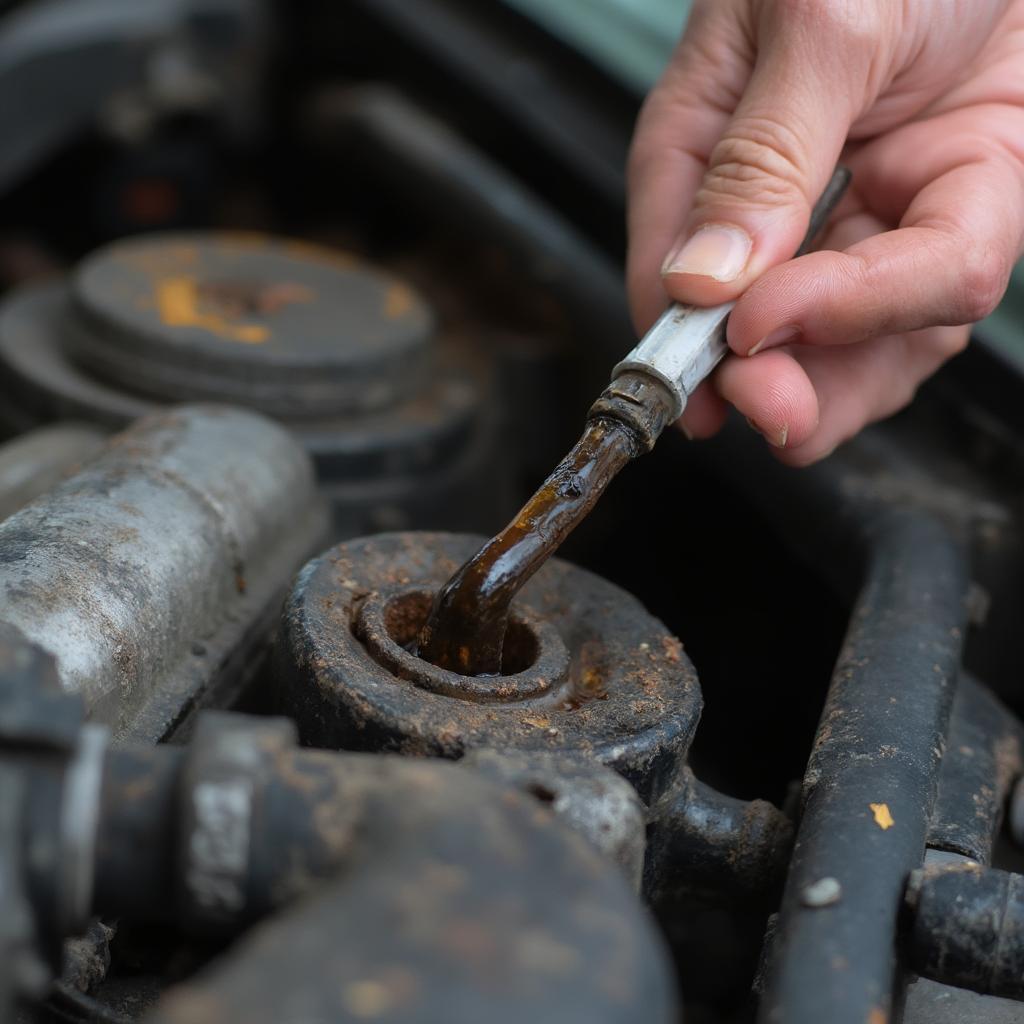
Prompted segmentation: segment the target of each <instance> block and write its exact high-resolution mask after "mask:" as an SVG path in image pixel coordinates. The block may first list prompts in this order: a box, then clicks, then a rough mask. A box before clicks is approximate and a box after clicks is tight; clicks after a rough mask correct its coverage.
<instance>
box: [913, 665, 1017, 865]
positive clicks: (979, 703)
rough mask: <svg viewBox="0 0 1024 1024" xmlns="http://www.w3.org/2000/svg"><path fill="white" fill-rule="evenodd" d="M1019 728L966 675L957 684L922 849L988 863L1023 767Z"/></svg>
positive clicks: (979, 685)
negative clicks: (926, 839) (926, 833)
mask: <svg viewBox="0 0 1024 1024" xmlns="http://www.w3.org/2000/svg"><path fill="white" fill-rule="evenodd" d="M1022 757H1024V727H1022V726H1021V724H1020V722H1018V721H1017V719H1016V718H1015V717H1014V716H1013V715H1012V714H1011V713H1010V712H1009V711H1008V710H1007V709H1006V708H1004V707H1003V705H1002V704H1001V703H1000V702H999V701H998V700H997V699H996V697H995V696H994V695H993V694H992V693H990V692H989V691H988V690H987V689H986V688H985V687H984V686H982V685H981V683H979V682H978V681H977V680H976V679H974V678H972V677H971V676H970V675H967V674H964V675H963V676H961V678H960V682H959V684H958V686H957V692H956V699H955V700H954V702H953V717H952V720H951V723H950V729H949V742H948V743H947V744H946V753H945V756H944V757H943V758H942V770H941V772H940V774H939V791H938V795H937V796H936V798H935V809H934V811H933V812H932V820H931V824H930V825H929V827H928V848H929V849H931V850H944V851H946V852H949V853H955V854H959V855H960V856H962V857H969V858H970V859H971V860H973V861H975V862H977V863H978V864H991V863H992V848H993V846H994V845H995V841H996V838H997V837H998V835H999V830H1000V827H1001V826H1002V822H1003V811H1004V809H1005V807H1006V801H1007V797H1008V796H1009V793H1010V788H1011V787H1012V785H1013V783H1014V780H1015V779H1016V778H1017V777H1018V776H1019V775H1020V773H1021V769H1022V767H1024V761H1022Z"/></svg>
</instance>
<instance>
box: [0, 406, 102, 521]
mask: <svg viewBox="0 0 1024 1024" xmlns="http://www.w3.org/2000/svg"><path fill="white" fill-rule="evenodd" d="M104 437H105V435H104V433H103V431H102V430H100V429H98V428H97V427H91V426H87V425H86V424H84V423H56V424H54V425H53V426H51V427H40V428H39V429H38V430H32V431H29V432H28V433H27V434H22V435H21V436H20V437H16V438H14V439H13V440H10V441H8V442H7V443H6V444H4V445H0V521H2V520H4V519H6V518H7V517H8V516H11V515H13V514H14V513H15V512H17V511H18V509H20V508H22V507H24V506H25V505H27V504H28V503H29V502H30V501H32V499H33V498H37V497H39V495H41V494H45V493H46V492H47V491H48V490H50V488H51V487H54V486H55V485H56V484H58V483H60V481H61V480H62V479H63V478H64V477H65V476H67V475H68V474H70V473H71V472H73V471H74V470H75V469H76V467H78V466H79V465H80V464H81V463H83V462H85V461H86V460H87V459H90V458H92V457H93V456H94V455H96V454H97V453H98V452H99V451H100V449H101V448H102V447H103V440H104Z"/></svg>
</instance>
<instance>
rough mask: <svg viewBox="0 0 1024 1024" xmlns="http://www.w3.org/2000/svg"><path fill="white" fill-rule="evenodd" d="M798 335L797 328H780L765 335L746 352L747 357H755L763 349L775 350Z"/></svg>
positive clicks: (798, 329)
mask: <svg viewBox="0 0 1024 1024" xmlns="http://www.w3.org/2000/svg"><path fill="white" fill-rule="evenodd" d="M799 333H800V328H799V327H780V328H779V329H778V330H777V331H772V332H771V334H766V335H765V336H764V337H763V338H762V339H761V340H760V341H759V342H758V343H757V344H756V345H754V346H752V347H751V349H750V351H749V352H747V355H748V356H756V355H757V353H758V352H760V351H761V349H763V348H775V347H776V346H778V345H785V344H786V343H787V342H789V341H792V340H793V339H794V338H795V337H796V336H797V335H798V334H799Z"/></svg>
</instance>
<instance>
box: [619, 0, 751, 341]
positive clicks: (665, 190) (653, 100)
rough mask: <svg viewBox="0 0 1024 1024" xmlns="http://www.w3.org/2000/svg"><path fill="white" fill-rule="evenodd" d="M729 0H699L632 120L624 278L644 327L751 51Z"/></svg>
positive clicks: (659, 302)
mask: <svg viewBox="0 0 1024 1024" xmlns="http://www.w3.org/2000/svg"><path fill="white" fill-rule="evenodd" d="M732 7H733V5H730V4H722V3H721V2H720V0H715V2H711V3H707V2H705V3H699V2H698V3H697V4H695V5H694V10H693V13H692V15H691V17H690V20H689V22H688V24H687V29H686V33H685V35H684V36H683V38H682V40H681V41H680V44H679V47H678V48H677V51H676V53H675V55H674V56H673V58H672V61H671V63H670V65H669V67H668V69H667V70H666V72H665V74H664V75H663V76H662V79H661V81H660V82H659V83H658V84H657V85H656V86H655V88H654V89H653V90H652V92H651V93H650V95H649V96H648V98H647V101H646V102H645V103H644V107H643V110H642V111H641V113H640V118H639V120H638V122H637V126H636V131H635V133H634V136H633V143H632V146H631V149H630V158H629V190H628V191H629V252H628V256H627V285H628V289H629V295H630V302H631V304H632V308H633V315H634V320H635V322H636V327H637V330H638V332H639V333H641V334H642V333H643V332H644V331H646V330H647V328H648V327H650V325H651V324H652V323H653V322H654V321H655V320H656V319H657V318H658V316H659V315H660V314H661V313H662V312H663V311H664V309H665V306H666V304H667V302H668V298H667V296H666V294H665V290H664V288H663V287H662V284H661V275H660V269H661V264H662V261H663V260H664V258H665V254H666V253H667V252H668V250H669V247H670V246H671V245H672V242H673V240H674V239H675V238H676V236H677V235H678V234H679V232H680V230H681V229H682V226H683V222H684V220H685V218H686V215H687V211H688V210H689V209H690V206H691V205H692V203H693V197H694V194H695V193H696V191H697V187H698V185H699V184H700V179H701V176H702V175H703V173H704V167H705V164H706V162H707V158H708V155H709V154H710V152H711V148H712V147H713V146H714V144H715V142H716V141H717V140H718V138H719V136H720V135H721V134H722V131H723V129H724V127H725V125H726V124H727V123H728V119H729V116H730V114H731V113H732V111H733V109H734V107H735V105H736V102H737V100H738V98H739V95H740V94H741V92H742V89H743V87H744V85H745V84H746V82H747V79H748V77H749V74H750V68H751V66H752V63H753V56H752V54H750V53H747V52H744V51H743V50H742V49H738V48H737V47H738V43H739V42H740V41H742V40H743V39H744V38H745V33H743V32H742V31H740V28H739V26H738V25H737V23H736V20H735V17H734V14H733V11H732Z"/></svg>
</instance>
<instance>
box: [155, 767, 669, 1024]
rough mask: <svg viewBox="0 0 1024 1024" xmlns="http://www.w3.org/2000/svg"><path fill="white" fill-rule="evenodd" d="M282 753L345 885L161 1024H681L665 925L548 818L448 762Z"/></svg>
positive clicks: (208, 982) (284, 919)
mask: <svg viewBox="0 0 1024 1024" xmlns="http://www.w3.org/2000/svg"><path fill="white" fill-rule="evenodd" d="M284 756H285V757H286V759H287V760H288V762H289V765H288V766H287V767H286V766H285V764H284V762H281V771H280V772H279V773H278V777H277V783H276V785H278V786H281V787H283V790H282V792H281V793H280V794H279V796H280V798H281V799H280V801H279V802H277V804H276V808H277V810H278V811H279V812H281V813H284V814H286V815H287V814H289V811H288V806H289V804H288V802H286V801H290V804H291V806H292V808H293V810H292V812H291V818H290V820H293V821H294V820H296V819H297V818H298V817H300V816H301V814H302V811H301V809H298V808H302V807H307V808H308V807H309V806H312V805H311V804H310V803H309V801H310V800H312V801H314V802H316V801H318V800H320V801H322V809H323V812H324V813H323V814H321V815H319V816H317V817H315V818H313V819H312V820H311V825H312V826H313V828H314V830H315V831H316V832H317V833H318V834H319V835H321V836H322V837H323V842H324V843H326V844H328V845H333V846H334V847H335V848H336V849H338V850H342V851H344V857H343V861H342V864H341V865H340V867H341V870H340V873H339V874H337V875H336V876H335V880H334V881H332V882H330V883H327V884H325V885H323V886H322V887H320V888H319V889H318V890H317V893H316V897H315V899H307V900H305V901H302V902H300V903H299V904H298V905H297V906H296V907H294V909H291V910H288V911H285V912H284V913H282V914H280V915H278V916H277V917H275V918H273V919H272V920H270V921H268V922H266V923H264V924H262V925H260V926H258V927H256V928H255V929H254V930H252V931H251V932H250V933H249V934H248V935H247V936H245V937H244V938H242V939H241V940H240V941H239V942H238V943H237V944H236V945H234V946H233V947H232V949H231V952H230V953H229V954H228V956H226V957H224V958H222V959H221V960H220V961H218V962H215V963H214V964H212V965H211V966H210V967H208V968H207V969H205V970H204V971H202V972H201V973H200V974H199V975H198V976H197V977H196V978H195V979H193V980H191V981H189V982H187V983H186V984H184V985H181V986H179V987H178V988H176V989H175V990H172V991H171V992H170V993H168V995H167V996H166V997H165V999H164V1000H163V1001H162V1002H161V1004H160V1006H159V1007H158V1008H157V1010H156V1011H155V1013H154V1014H152V1015H151V1016H150V1017H148V1018H147V1020H150V1021H151V1022H152V1024H157V1022H159V1024H171V1022H175V1024H177V1022H181V1024H184V1022H186V1021H187V1022H188V1024H207V1022H209V1024H213V1022H217V1024H229V1022H232V1021H238V1022H243V1021H244V1022H245V1024H264V1022H265V1024H272V1022H273V1024H277V1022H280V1021H282V1020H288V1019H293V1018H295V1017H296V1016H297V1015H301V1017H302V1019H304V1020H305V1019H308V1020H316V1021H322V1022H324V1024H330V1022H335V1021H338V1022H341V1021H346V1022H347V1021H359V1020H367V1019H372V1020H377V1021H383V1022H388V1021H390V1022H399V1021H402V1022H413V1021H416V1022H424V1024H426V1022H428V1021H429V1022H436V1021H441V1020H444V1021H452V1022H457V1024H469V1022H476V1021H481V1020H487V1021H493V1022H509V1024H511V1022H513V1021H514V1022H517V1024H518V1022H521V1021H523V1020H536V1021H544V1022H548V1021H550V1022H552V1024H554V1022H558V1024H575V1022H579V1024H584V1022H586V1024H592V1022H622V1024H626V1022H634V1021H645V1022H650V1024H669V1022H672V1021H675V1020H676V1019H677V1016H676V1010H675V1006H674V1003H675V998H674V993H673V985H672V982H671V980H670V972H669V970H668V965H667V960H666V956H665V953H664V950H663V949H662V947H661V944H660V940H659V938H658V936H657V934H656V932H655V930H654V927H653V924H652V923H651V921H650V920H649V918H648V917H647V915H646V913H645V912H644V911H643V909H642V907H641V906H640V904H639V903H638V902H637V900H636V897H635V895H634V894H633V893H632V892H631V891H630V888H629V886H628V884H627V883H626V881H625V880H624V879H623V878H622V876H621V873H620V870H619V868H618V867H617V866H615V865H614V864H612V863H611V862H610V861H609V860H608V859H606V858H605V857H604V856H603V855H602V854H600V853H598V852H597V851H596V850H594V849H593V848H592V847H591V846H590V845H589V843H588V842H587V841H586V840H584V839H583V838H581V837H579V836H576V835H574V834H573V833H571V832H570V831H568V830H567V829H566V828H565V827H564V825H563V824H562V823H561V821H560V820H559V818H558V817H557V815H556V814H555V813H554V812H553V811H552V809H551V808H550V807H548V806H545V805H543V804H542V803H539V802H538V801H537V800H536V799H535V798H533V797H532V796H529V795H526V794H520V793H517V792H515V791H513V790H509V789H506V788H502V787H500V786H497V785H495V784H494V783H493V782H490V781H487V780H485V779H483V778H482V777H481V776H479V775H478V774H477V773H475V772H471V771H469V770H467V769H465V768H463V767H461V766H457V765H449V764H444V763H441V762H437V761H413V760H408V759H401V758H395V757H379V756H368V755H359V754H346V755H337V754H332V753H328V752H326V751H299V752H292V753H291V754H288V755H284ZM325 787H326V788H325ZM327 793H330V797H331V798H330V799H323V797H324V795H325V794H327ZM318 794H319V796H318ZM279 836H281V838H287V832H286V831H284V830H283V829H280V828H279ZM278 846H279V847H282V849H279V850H278V851H277V854H278V856H279V857H280V856H282V855H283V852H284V851H286V849H287V845H286V844H281V843H279V844H278ZM282 863H284V862H283V861H282Z"/></svg>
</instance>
